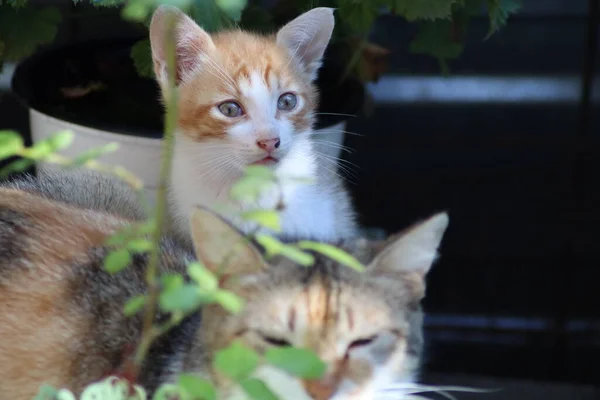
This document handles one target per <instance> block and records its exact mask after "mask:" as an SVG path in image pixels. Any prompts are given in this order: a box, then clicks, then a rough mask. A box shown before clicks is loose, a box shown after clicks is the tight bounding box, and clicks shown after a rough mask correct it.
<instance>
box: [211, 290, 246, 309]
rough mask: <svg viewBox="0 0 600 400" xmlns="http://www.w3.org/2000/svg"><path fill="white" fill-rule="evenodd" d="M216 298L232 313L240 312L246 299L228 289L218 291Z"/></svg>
mask: <svg viewBox="0 0 600 400" xmlns="http://www.w3.org/2000/svg"><path fill="white" fill-rule="evenodd" d="M214 300H215V301H216V302H217V303H219V304H220V305H221V307H223V308H224V309H225V310H227V311H229V312H230V313H232V314H237V313H239V312H240V311H242V308H243V306H244V301H243V300H242V299H241V298H240V297H238V296H236V295H235V294H234V293H231V292H228V291H226V290H219V291H217V292H216V293H215V296H214Z"/></svg>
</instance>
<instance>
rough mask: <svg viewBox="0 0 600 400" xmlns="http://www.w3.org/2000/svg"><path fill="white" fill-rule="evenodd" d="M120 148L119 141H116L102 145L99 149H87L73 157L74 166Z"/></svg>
mask: <svg viewBox="0 0 600 400" xmlns="http://www.w3.org/2000/svg"><path fill="white" fill-rule="evenodd" d="M118 149H119V143H116V142H114V143H108V144H107V145H105V146H102V147H100V148H97V149H91V150H88V151H85V152H83V153H82V154H80V155H78V156H77V157H75V158H74V159H73V166H82V165H84V164H86V163H87V162H88V161H91V160H96V159H98V158H99V157H100V156H102V155H103V154H106V153H112V152H113V151H116V150H118Z"/></svg>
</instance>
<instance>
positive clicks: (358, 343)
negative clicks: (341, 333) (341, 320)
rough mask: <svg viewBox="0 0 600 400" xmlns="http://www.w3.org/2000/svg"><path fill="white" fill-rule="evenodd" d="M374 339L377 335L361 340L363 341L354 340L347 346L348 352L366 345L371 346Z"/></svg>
mask: <svg viewBox="0 0 600 400" xmlns="http://www.w3.org/2000/svg"><path fill="white" fill-rule="evenodd" d="M375 339H377V335H373V336H371V337H368V338H363V339H358V340H355V341H353V342H352V343H350V345H349V346H348V350H350V349H355V348H357V347H362V346H366V345H368V344H371V343H372V342H373V341H374V340H375Z"/></svg>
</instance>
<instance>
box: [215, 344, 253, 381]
mask: <svg viewBox="0 0 600 400" xmlns="http://www.w3.org/2000/svg"><path fill="white" fill-rule="evenodd" d="M213 364H214V367H215V369H216V370H217V371H219V372H221V373H222V374H223V375H226V376H228V377H229V378H231V379H233V380H235V381H240V380H242V379H244V378H246V377H248V376H249V375H250V374H251V373H252V372H253V371H254V369H255V368H256V367H257V365H258V354H256V352H254V350H252V349H250V348H248V347H246V346H244V345H243V344H241V343H240V342H239V341H238V340H236V341H234V342H233V343H232V344H231V345H230V346H229V347H226V348H224V349H222V350H219V351H217V353H216V354H215V358H214V361H213Z"/></svg>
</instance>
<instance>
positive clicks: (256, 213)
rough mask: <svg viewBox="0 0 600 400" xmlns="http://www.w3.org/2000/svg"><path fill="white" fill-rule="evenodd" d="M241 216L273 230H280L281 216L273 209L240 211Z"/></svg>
mask: <svg viewBox="0 0 600 400" xmlns="http://www.w3.org/2000/svg"><path fill="white" fill-rule="evenodd" d="M242 218H243V219H245V220H248V221H254V222H256V223H258V224H259V225H262V226H264V227H265V228H269V229H272V230H273V231H275V232H280V231H281V218H280V216H279V214H278V213H277V211H275V210H251V211H245V212H243V213H242Z"/></svg>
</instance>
